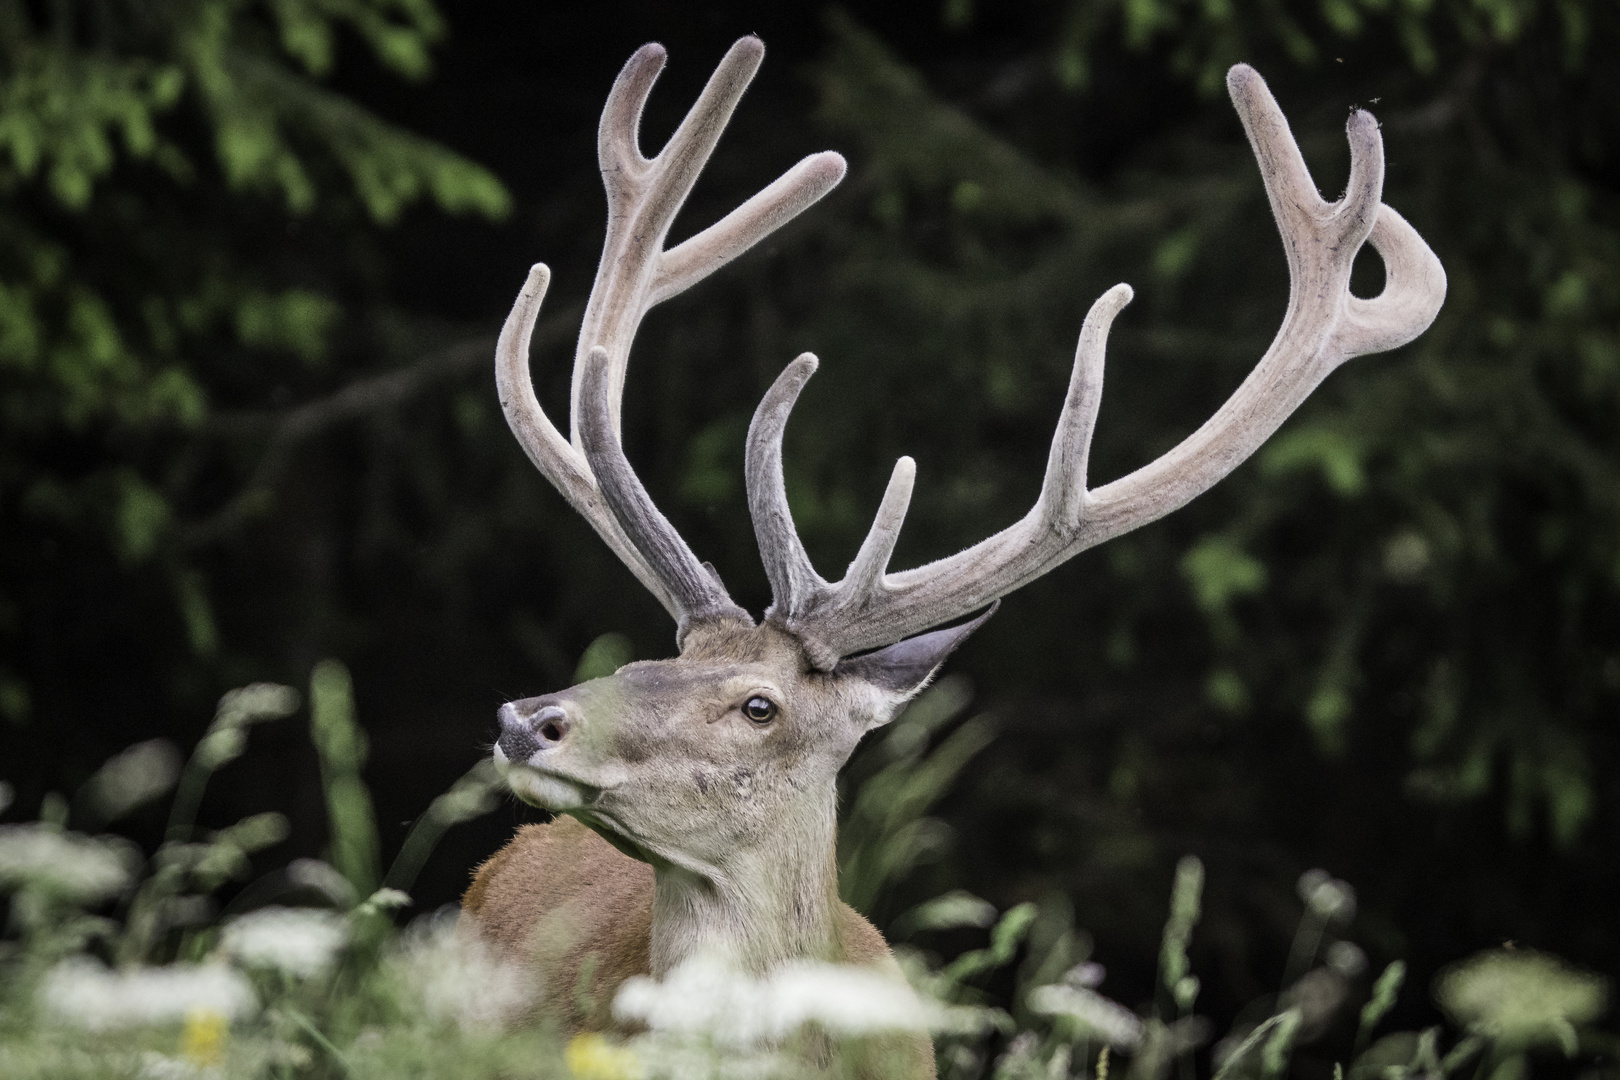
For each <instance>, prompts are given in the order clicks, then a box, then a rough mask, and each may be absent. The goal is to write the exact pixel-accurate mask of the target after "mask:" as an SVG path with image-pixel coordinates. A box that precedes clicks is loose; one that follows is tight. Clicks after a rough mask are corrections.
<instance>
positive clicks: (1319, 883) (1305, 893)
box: [1295, 869, 1356, 923]
mask: <svg viewBox="0 0 1620 1080" xmlns="http://www.w3.org/2000/svg"><path fill="white" fill-rule="evenodd" d="M1295 888H1296V890H1297V891H1298V892H1299V898H1300V899H1301V900H1303V901H1304V902H1305V906H1306V907H1307V908H1309V909H1310V911H1311V913H1312V914H1314V915H1315V916H1316V917H1317V918H1320V919H1323V920H1326V921H1327V922H1336V923H1347V922H1349V921H1350V920H1351V919H1353V918H1355V917H1356V890H1355V889H1354V888H1353V887H1352V886H1351V885H1350V883H1349V882H1345V881H1340V880H1339V879H1338V878H1336V877H1334V876H1333V875H1332V874H1330V873H1328V872H1327V871H1326V870H1321V869H1316V870H1307V871H1305V872H1304V873H1303V874H1301V875H1299V882H1298V884H1297V885H1296V886H1295Z"/></svg>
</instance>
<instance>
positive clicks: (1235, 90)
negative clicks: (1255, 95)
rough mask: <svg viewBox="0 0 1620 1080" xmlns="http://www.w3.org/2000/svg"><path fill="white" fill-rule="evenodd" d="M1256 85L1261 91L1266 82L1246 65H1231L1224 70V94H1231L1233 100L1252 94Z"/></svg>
mask: <svg viewBox="0 0 1620 1080" xmlns="http://www.w3.org/2000/svg"><path fill="white" fill-rule="evenodd" d="M1257 84H1258V86H1259V88H1260V89H1262V90H1263V89H1265V86H1266V80H1264V79H1262V78H1261V77H1260V73H1259V72H1258V71H1256V70H1254V68H1252V67H1250V66H1249V65H1248V64H1233V65H1232V66H1231V67H1230V68H1228V69H1227V70H1226V92H1227V93H1229V94H1231V95H1232V97H1233V99H1234V100H1235V99H1237V98H1238V97H1240V96H1245V95H1247V94H1250V93H1252V92H1253V91H1254V89H1255V87H1256V85H1257Z"/></svg>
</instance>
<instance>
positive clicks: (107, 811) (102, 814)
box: [80, 739, 180, 822]
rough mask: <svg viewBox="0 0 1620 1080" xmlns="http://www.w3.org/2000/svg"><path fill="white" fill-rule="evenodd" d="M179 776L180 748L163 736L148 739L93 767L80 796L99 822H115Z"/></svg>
mask: <svg viewBox="0 0 1620 1080" xmlns="http://www.w3.org/2000/svg"><path fill="white" fill-rule="evenodd" d="M179 775H180V751H178V750H176V749H175V748H174V744H173V743H171V742H169V741H168V740H166V739H150V740H148V741H146V742H142V743H136V744H135V745H134V746H131V747H130V748H129V749H127V750H125V751H124V752H123V753H121V754H119V755H117V756H116V757H114V758H112V759H111V760H109V761H108V762H107V763H106V764H105V765H103V766H102V767H101V768H99V769H97V770H96V774H95V775H94V776H92V777H91V778H90V780H89V781H88V782H87V783H86V784H85V785H84V790H83V791H82V792H81V793H80V797H81V798H83V800H84V804H85V806H86V807H87V808H88V809H89V810H90V811H91V812H92V813H94V814H95V815H96V818H97V819H98V820H99V821H102V822H108V821H116V820H118V819H119V818H121V817H123V816H124V815H125V814H127V813H129V812H130V811H131V810H134V809H135V808H136V807H138V806H143V805H145V804H146V803H149V802H151V801H152V800H153V799H155V798H157V797H158V796H160V795H162V794H163V793H164V792H166V791H168V790H169V789H170V788H171V787H173V786H174V782H175V780H176V778H178V777H179Z"/></svg>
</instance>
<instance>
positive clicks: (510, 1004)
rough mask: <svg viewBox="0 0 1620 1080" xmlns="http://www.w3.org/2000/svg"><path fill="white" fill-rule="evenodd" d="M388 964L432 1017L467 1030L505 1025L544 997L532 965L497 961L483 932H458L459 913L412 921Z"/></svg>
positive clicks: (402, 984) (396, 979)
mask: <svg viewBox="0 0 1620 1080" xmlns="http://www.w3.org/2000/svg"><path fill="white" fill-rule="evenodd" d="M386 966H387V968H388V970H389V971H390V973H391V974H393V975H394V977H395V978H394V982H395V983H396V984H398V985H400V986H405V987H409V988H410V990H411V992H412V993H414V994H416V995H417V996H418V1001H419V1003H420V1004H421V1007H422V1009H423V1010H424V1011H425V1012H426V1013H427V1014H428V1015H429V1016H430V1017H432V1018H433V1019H435V1020H440V1021H449V1022H452V1023H454V1024H456V1025H457V1026H459V1027H460V1028H461V1029H462V1030H463V1031H473V1030H480V1029H482V1030H491V1029H498V1028H500V1027H503V1026H505V1025H506V1024H507V1023H509V1022H511V1021H513V1020H515V1019H517V1018H518V1017H519V1016H521V1015H522V1014H523V1012H524V1011H525V1010H526V1009H527V1008H528V1007H529V1006H531V1005H532V1004H533V1003H534V1001H535V1000H536V999H537V998H538V997H539V991H540V988H539V986H538V985H537V984H536V982H535V979H534V976H533V974H532V973H531V972H530V971H529V970H528V969H527V968H524V967H521V966H519V965H517V964H510V963H504V962H502V961H499V960H497V959H496V958H495V957H494V956H492V955H491V954H490V951H489V948H488V947H487V946H486V945H485V944H484V943H483V941H482V940H480V939H479V938H478V937H476V936H475V935H473V934H467V933H459V932H457V930H456V920H455V918H454V917H453V916H445V915H435V916H429V917H427V918H424V919H418V920H417V921H416V922H414V923H412V924H411V926H410V927H409V928H408V929H407V930H406V931H405V933H404V934H403V935H402V937H401V943H400V945H399V946H398V947H397V948H396V949H395V951H394V952H393V954H392V955H391V956H389V958H388V959H387V961H386Z"/></svg>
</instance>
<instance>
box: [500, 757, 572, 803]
mask: <svg viewBox="0 0 1620 1080" xmlns="http://www.w3.org/2000/svg"><path fill="white" fill-rule="evenodd" d="M505 771H506V784H507V786H508V787H510V788H511V789H512V794H514V795H516V796H517V797H518V798H520V799H522V800H523V801H524V802H526V803H528V804H529V805H530V806H538V807H540V808H541V809H542V810H551V811H554V812H559V813H560V812H561V811H564V810H575V809H578V808H579V807H581V806H583V805H584V804H585V800H584V798H583V796H581V795H580V791H579V788H577V787H575V786H574V785H573V784H570V783H569V782H568V781H567V780H563V779H561V778H559V777H556V776H552V775H550V774H549V773H543V772H538V771H536V770H534V769H531V768H529V767H528V766H526V765H510V766H508V767H507V768H506V770H505Z"/></svg>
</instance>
